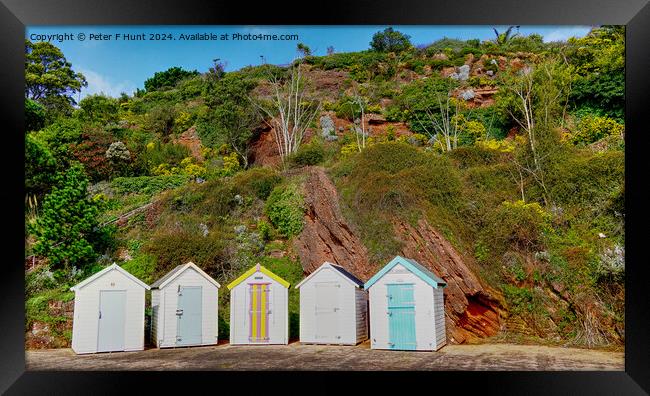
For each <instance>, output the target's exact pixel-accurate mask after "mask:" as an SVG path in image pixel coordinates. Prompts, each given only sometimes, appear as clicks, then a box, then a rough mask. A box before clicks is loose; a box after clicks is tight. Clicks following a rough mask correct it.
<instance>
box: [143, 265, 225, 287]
mask: <svg viewBox="0 0 650 396" xmlns="http://www.w3.org/2000/svg"><path fill="white" fill-rule="evenodd" d="M188 268H192V269H194V270H195V271H196V272H198V273H199V274H200V275H201V276H203V277H204V278H205V279H207V280H208V281H209V282H210V283H212V284H213V285H215V286H216V287H221V285H220V284H219V283H218V282H217V281H216V280H214V279H212V277H211V276H210V275H208V274H206V273H205V272H204V271H203V270H202V269H201V268H199V267H198V266H197V265H196V264H194V263H193V262H191V261H190V262H188V263H186V264H181V265H178V266H176V267H175V268H174V269H173V270H171V271H169V272H168V273H166V274H165V276H163V277H162V278H160V279H158V280H157V281H155V282H154V283H152V284H151V288H152V289H160V288H163V287H165V285H166V284H168V283H169V282H171V281H172V280H173V279H174V278H176V277H177V276H178V275H180V274H182V273H183V271H185V270H186V269H188Z"/></svg>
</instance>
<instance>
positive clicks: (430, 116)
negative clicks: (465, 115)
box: [413, 91, 461, 151]
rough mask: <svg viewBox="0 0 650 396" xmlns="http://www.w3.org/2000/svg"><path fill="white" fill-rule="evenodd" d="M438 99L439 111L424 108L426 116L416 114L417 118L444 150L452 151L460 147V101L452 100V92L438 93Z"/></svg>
mask: <svg viewBox="0 0 650 396" xmlns="http://www.w3.org/2000/svg"><path fill="white" fill-rule="evenodd" d="M436 99H437V101H438V112H437V113H436V112H435V111H434V110H432V109H431V107H426V108H425V109H424V114H425V115H424V116H420V115H418V112H413V113H414V114H415V117H416V120H417V121H418V123H419V124H420V126H421V127H422V129H424V131H425V132H426V133H427V134H428V135H429V137H431V138H434V139H435V142H436V143H438V144H439V145H440V148H441V149H442V151H451V150H454V149H455V148H456V147H458V132H459V130H460V125H459V123H458V119H459V117H458V115H459V114H460V106H461V105H460V101H458V100H452V92H451V91H448V92H447V93H446V94H443V93H438V94H436Z"/></svg>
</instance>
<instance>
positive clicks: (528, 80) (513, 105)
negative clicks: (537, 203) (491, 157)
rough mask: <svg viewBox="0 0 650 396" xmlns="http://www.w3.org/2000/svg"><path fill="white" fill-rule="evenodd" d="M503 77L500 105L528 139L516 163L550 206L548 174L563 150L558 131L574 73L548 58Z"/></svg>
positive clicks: (569, 68) (554, 59) (516, 156)
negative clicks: (553, 162)
mask: <svg viewBox="0 0 650 396" xmlns="http://www.w3.org/2000/svg"><path fill="white" fill-rule="evenodd" d="M501 78H502V84H501V87H502V88H501V90H500V92H499V94H498V98H497V102H498V106H499V107H501V108H504V109H505V111H506V112H507V113H508V114H509V115H510V117H511V118H512V120H514V121H515V122H516V123H517V124H518V125H519V127H520V128H521V129H522V130H523V131H524V133H525V135H526V138H527V139H526V145H525V149H524V150H520V151H519V152H518V153H516V155H515V158H514V162H513V163H514V164H515V165H516V166H517V167H518V168H519V170H520V171H522V172H524V173H525V174H527V175H529V177H531V178H532V179H533V180H534V183H535V184H536V185H538V186H539V187H540V188H541V189H542V200H543V202H544V204H545V205H548V203H549V200H550V199H551V197H550V196H549V191H548V188H547V185H546V181H545V172H546V168H547V167H548V164H549V163H550V162H551V161H552V156H553V154H554V153H555V152H556V151H557V150H558V148H559V147H560V142H559V136H558V133H557V130H556V128H557V127H558V126H560V125H559V123H560V122H562V120H563V119H564V117H563V116H564V114H565V112H566V107H567V104H568V100H569V96H570V94H571V82H572V81H573V79H574V70H573V68H572V67H571V66H570V65H567V64H566V63H564V62H562V61H560V60H559V59H558V58H549V59H546V60H543V61H542V62H540V63H538V64H535V65H530V66H526V67H524V68H522V69H520V70H517V71H514V70H511V71H510V72H509V73H504V74H503V75H502V77H501ZM522 183H523V182H522ZM523 195H524V193H523V191H522V196H523Z"/></svg>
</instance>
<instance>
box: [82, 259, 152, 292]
mask: <svg viewBox="0 0 650 396" xmlns="http://www.w3.org/2000/svg"><path fill="white" fill-rule="evenodd" d="M113 270H115V271H118V272H120V273H122V274H124V275H125V276H126V277H128V278H129V279H131V280H132V281H134V282H135V283H137V284H138V285H140V286H142V287H144V288H145V289H147V290H149V289H150V287H149V286H148V285H147V284H146V283H144V282H143V281H141V280H140V279H138V278H136V277H135V276H134V275H132V274H131V273H130V272H129V271H127V270H125V269H124V268H122V267H120V266H119V265H117V264H116V263H113V264H111V265H109V266H108V267H106V268H104V269H103V270H101V271H99V272H97V273H95V274H93V275H92V276H89V277H88V278H86V279H84V280H82V281H81V282H79V283H77V284H76V285H74V286H72V287H71V288H70V290H72V291H77V290H79V289H81V288H82V287H84V286H86V285H87V284H89V283H91V282H92V281H94V280H95V279H97V278H100V277H102V276H104V274H106V273H108V272H110V271H113Z"/></svg>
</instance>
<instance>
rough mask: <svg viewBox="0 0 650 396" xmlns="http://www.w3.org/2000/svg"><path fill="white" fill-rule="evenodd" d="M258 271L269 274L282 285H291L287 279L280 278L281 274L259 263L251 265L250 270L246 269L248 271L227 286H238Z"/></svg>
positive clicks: (229, 287) (229, 288)
mask: <svg viewBox="0 0 650 396" xmlns="http://www.w3.org/2000/svg"><path fill="white" fill-rule="evenodd" d="M256 272H261V273H263V274H265V275H267V276H268V277H270V278H271V279H273V280H275V281H277V282H278V283H279V284H281V285H282V286H284V287H286V288H288V287H289V282H287V281H286V280H284V279H282V278H280V277H279V276H277V275H276V274H274V273H273V272H271V271H269V270H268V269H267V268H266V267H264V266H263V265H259V264H257V265H255V266H254V267H251V269H249V270H248V271H246V272H244V273H243V274H241V276H240V277H239V278H237V279H235V280H234V281H232V282H230V284H229V285H228V286H227V287H228V290H231V289H232V288H233V287H235V286H237V285H238V284H240V283H242V282H243V281H244V280H246V279H247V278H248V277H249V276H251V275H253V274H254V273H256Z"/></svg>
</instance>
